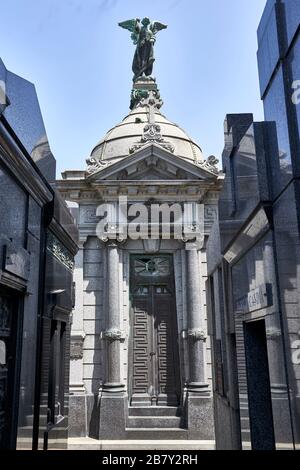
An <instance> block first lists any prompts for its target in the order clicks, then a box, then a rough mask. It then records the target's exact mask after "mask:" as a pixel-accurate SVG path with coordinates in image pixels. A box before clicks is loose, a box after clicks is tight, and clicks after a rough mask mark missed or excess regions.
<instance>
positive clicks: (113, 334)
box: [101, 328, 126, 341]
mask: <svg viewBox="0 0 300 470" xmlns="http://www.w3.org/2000/svg"><path fill="white" fill-rule="evenodd" d="M125 338H126V335H125V333H124V331H122V330H118V329H112V328H111V329H108V330H105V331H102V332H101V339H104V340H106V341H124V340H125Z"/></svg>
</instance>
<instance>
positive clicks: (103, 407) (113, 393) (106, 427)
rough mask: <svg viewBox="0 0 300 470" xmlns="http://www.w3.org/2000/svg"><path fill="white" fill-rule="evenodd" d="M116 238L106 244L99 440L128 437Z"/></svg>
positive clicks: (118, 260) (118, 261)
mask: <svg viewBox="0 0 300 470" xmlns="http://www.w3.org/2000/svg"><path fill="white" fill-rule="evenodd" d="M118 245H119V244H118V242H117V241H115V240H110V241H108V242H107V243H106V260H107V266H106V279H107V284H106V292H107V295H106V311H107V328H106V330H105V331H103V332H102V339H103V340H105V341H106V343H107V350H106V351H107V374H106V380H105V383H104V385H103V389H102V394H101V398H100V426H99V439H124V438H125V435H126V430H125V429H126V416H125V412H126V410H127V395H126V393H125V384H124V383H122V381H121V350H120V349H121V341H122V340H124V333H123V332H122V330H121V311H120V302H119V296H120V287H121V286H120V285H119V274H120V273H119V267H120V259H119V246H118Z"/></svg>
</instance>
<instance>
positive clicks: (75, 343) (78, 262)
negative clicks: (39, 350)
mask: <svg viewBox="0 0 300 470" xmlns="http://www.w3.org/2000/svg"><path fill="white" fill-rule="evenodd" d="M85 241H86V240H85V239H84V240H80V241H79V250H78V253H77V254H76V256H75V268H74V277H73V278H74V282H75V308H74V310H73V315H72V317H73V321H72V326H71V344H70V360H71V362H70V393H71V394H72V395H73V394H75V395H77V394H82V393H85V387H84V383H83V341H84V337H85V333H84V327H83V290H84V288H83V251H84V243H85Z"/></svg>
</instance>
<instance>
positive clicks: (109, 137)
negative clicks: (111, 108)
mask: <svg viewBox="0 0 300 470" xmlns="http://www.w3.org/2000/svg"><path fill="white" fill-rule="evenodd" d="M148 115H149V111H148V108H147V107H138V108H135V109H133V110H132V111H131V112H130V113H129V114H128V116H126V117H125V118H124V119H123V121H122V122H121V123H120V124H118V125H116V126H115V127H113V128H112V129H110V130H109V131H108V132H107V134H106V136H105V137H104V138H103V139H102V140H101V141H100V142H99V143H98V144H97V145H96V147H95V148H94V149H93V150H92V153H91V157H92V158H94V159H95V160H102V161H117V160H120V159H121V158H124V157H127V156H128V155H129V154H130V153H132V150H131V149H132V148H133V147H134V146H135V144H137V143H139V142H140V141H141V138H142V136H143V132H144V128H145V125H147V124H148V122H149V119H148ZM154 121H155V124H156V125H158V126H159V127H160V133H161V136H162V137H163V140H164V141H166V142H168V143H170V144H171V146H172V147H173V148H174V152H173V153H174V154H175V155H177V156H179V157H181V158H184V159H188V160H193V161H202V160H203V155H202V151H201V148H200V147H199V145H198V144H196V142H194V141H193V140H192V139H191V138H190V137H189V136H188V135H187V134H186V132H185V131H184V130H182V129H181V128H180V127H179V126H177V125H176V124H174V123H172V122H170V121H169V120H168V119H167V118H166V117H165V116H164V115H163V114H161V113H160V111H159V110H158V109H155V113H154Z"/></svg>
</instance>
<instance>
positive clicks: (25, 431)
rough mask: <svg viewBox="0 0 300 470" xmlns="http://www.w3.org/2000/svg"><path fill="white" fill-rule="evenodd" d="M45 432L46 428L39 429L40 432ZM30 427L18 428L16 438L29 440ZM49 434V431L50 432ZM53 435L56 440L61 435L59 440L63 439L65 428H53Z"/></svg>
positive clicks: (30, 434) (30, 435)
mask: <svg viewBox="0 0 300 470" xmlns="http://www.w3.org/2000/svg"><path fill="white" fill-rule="evenodd" d="M45 431H46V428H45V427H41V428H40V432H45ZM32 432H33V431H32V426H23V427H22V428H19V430H18V438H19V437H20V438H30V437H32ZM50 432H51V431H50ZM55 434H56V435H57V439H59V438H60V435H61V438H62V439H63V438H65V435H66V428H63V427H61V428H59V427H56V428H55Z"/></svg>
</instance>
